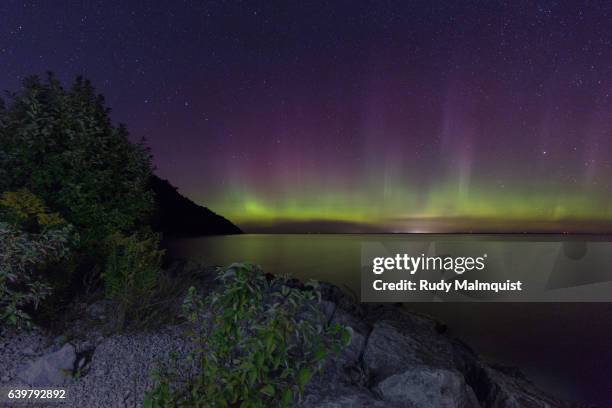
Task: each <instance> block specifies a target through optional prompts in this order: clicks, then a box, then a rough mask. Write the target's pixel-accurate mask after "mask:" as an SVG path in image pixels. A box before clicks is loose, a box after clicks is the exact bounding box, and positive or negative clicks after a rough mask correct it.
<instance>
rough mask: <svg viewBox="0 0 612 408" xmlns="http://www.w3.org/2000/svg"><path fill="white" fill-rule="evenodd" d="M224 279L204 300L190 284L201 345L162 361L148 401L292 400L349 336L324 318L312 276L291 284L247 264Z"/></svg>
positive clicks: (254, 403) (253, 403) (256, 403)
mask: <svg viewBox="0 0 612 408" xmlns="http://www.w3.org/2000/svg"><path fill="white" fill-rule="evenodd" d="M219 279H220V280H221V281H222V282H223V289H222V290H221V291H220V292H214V293H213V294H211V295H210V296H209V297H208V298H207V299H206V300H202V298H201V297H200V296H198V295H197V294H196V291H195V289H194V288H193V287H192V288H191V289H190V290H189V293H188V295H187V298H186V299H185V302H184V305H183V310H184V313H185V316H186V317H187V319H188V321H189V322H190V324H191V327H192V330H191V333H190V334H191V339H192V340H193V342H194V344H195V349H194V350H193V351H191V352H190V353H189V355H188V356H186V358H182V359H178V358H174V359H171V361H170V363H168V364H165V365H162V367H161V368H160V369H159V372H158V373H157V375H156V378H157V382H156V386H155V388H153V389H152V390H150V391H149V392H148V393H147V395H146V397H145V401H144V406H145V407H237V406H240V407H269V406H288V405H289V404H291V403H292V402H293V401H294V400H295V399H296V398H299V396H300V395H301V394H302V392H303V390H304V386H305V385H306V384H307V383H308V382H309V381H310V379H311V378H312V376H313V375H314V374H315V373H316V372H317V371H318V370H319V369H320V368H321V367H322V365H323V363H324V360H325V358H326V357H327V356H328V354H329V352H330V351H336V352H337V351H339V350H340V348H341V346H342V344H343V343H346V342H348V340H349V338H350V335H349V333H348V331H347V330H345V329H343V328H341V327H340V326H339V325H327V324H326V321H325V318H324V316H323V314H322V312H321V310H320V307H319V306H318V302H317V299H318V298H319V292H318V290H317V288H316V284H314V283H313V284H310V285H309V286H307V287H306V288H305V289H297V288H293V287H290V286H289V285H288V284H287V281H286V280H284V279H282V278H276V277H274V278H272V277H270V276H266V275H264V274H263V273H262V272H261V271H260V270H259V269H257V268H256V267H253V266H250V265H245V264H233V265H231V266H230V267H229V268H227V269H226V270H225V271H223V272H222V273H221V274H220V275H219Z"/></svg>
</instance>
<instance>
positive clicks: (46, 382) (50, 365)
mask: <svg viewBox="0 0 612 408" xmlns="http://www.w3.org/2000/svg"><path fill="white" fill-rule="evenodd" d="M75 360H76V352H75V349H74V346H72V345H71V344H65V345H64V346H63V347H62V348H61V349H59V350H58V351H55V352H53V353H49V354H46V355H44V356H42V357H40V358H38V359H37V360H35V361H33V362H32V363H30V364H28V365H27V366H26V367H24V368H23V370H21V371H20V372H19V373H18V374H17V376H18V377H19V379H21V380H22V381H24V382H25V383H26V384H28V385H31V386H60V385H62V384H64V383H65V381H66V380H67V378H68V376H69V375H70V374H71V373H72V370H73V369H74V363H75Z"/></svg>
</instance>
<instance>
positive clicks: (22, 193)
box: [0, 188, 66, 230]
mask: <svg viewBox="0 0 612 408" xmlns="http://www.w3.org/2000/svg"><path fill="white" fill-rule="evenodd" d="M0 216H1V218H2V219H3V220H5V221H7V222H9V223H11V224H13V225H19V226H20V227H21V228H22V229H24V230H33V229H34V230H40V229H47V228H52V227H57V226H60V225H63V224H66V221H65V220H64V219H63V218H62V217H61V216H60V215H59V214H58V213H52V212H50V211H49V210H48V209H47V208H46V207H45V205H44V204H43V202H42V200H40V199H39V198H38V197H36V196H35V195H34V194H32V193H31V192H30V191H29V190H27V189H25V188H22V189H20V190H19V191H5V192H4V193H2V196H0Z"/></svg>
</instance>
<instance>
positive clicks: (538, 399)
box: [0, 284, 586, 408]
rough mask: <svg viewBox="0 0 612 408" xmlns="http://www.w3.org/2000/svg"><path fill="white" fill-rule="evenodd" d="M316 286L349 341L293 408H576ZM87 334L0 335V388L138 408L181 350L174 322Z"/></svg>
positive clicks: (97, 315)
mask: <svg viewBox="0 0 612 408" xmlns="http://www.w3.org/2000/svg"><path fill="white" fill-rule="evenodd" d="M321 289H322V298H323V300H322V304H321V305H322V308H323V311H324V313H325V315H326V317H327V319H328V321H329V322H337V323H341V324H343V325H345V326H348V327H350V328H351V329H352V332H353V336H352V339H351V343H350V345H349V346H348V347H347V348H346V349H344V350H343V352H342V353H341V354H340V355H339V356H336V357H332V358H330V359H329V360H328V362H327V364H326V366H325V368H324V369H323V372H322V373H320V375H318V376H316V377H315V378H314V379H313V380H312V381H311V382H310V384H309V385H308V386H307V389H306V390H305V395H304V397H303V399H302V401H301V402H300V404H299V405H301V406H304V407H325V408H340V407H398V408H399V407H407V408H429V407H436V408H438V407H439V408H454V407H456V408H532V407H533V408H556V407H559V408H564V407H586V405H580V404H572V403H568V402H564V401H560V400H558V399H556V398H554V397H552V396H549V395H546V394H545V393H544V392H542V391H541V390H539V389H538V388H537V387H536V386H535V385H534V384H532V383H531V382H530V381H529V380H528V379H527V378H525V377H524V376H523V375H522V374H521V373H520V372H519V371H518V370H516V369H512V368H508V367H503V366H499V365H494V364H490V363H488V362H486V361H484V360H483V359H482V358H481V357H480V356H479V355H478V354H477V353H476V352H474V351H473V350H472V349H470V347H468V346H467V345H465V344H464V343H462V342H461V341H459V340H458V339H455V338H453V337H452V336H449V335H448V334H447V330H446V327H445V326H444V325H443V324H442V323H440V322H438V321H436V320H434V319H431V318H429V317H427V316H422V315H417V314H413V313H407V312H406V311H405V310H404V309H403V308H402V307H400V306H398V305H368V304H359V303H356V302H354V301H353V300H352V299H351V298H350V297H349V296H348V295H346V294H345V293H344V292H343V291H341V290H340V289H339V288H337V287H335V286H332V285H329V284H322V285H321ZM107 313H112V305H110V304H107V303H97V304H94V305H90V306H89V307H87V308H86V309H84V312H83V316H84V319H90V320H94V321H95V320H98V321H99V320H103V319H104V318H105V314H107ZM80 323H81V322H75V323H74V324H75V325H78V324H80ZM88 327H94V329H88V330H87V331H86V332H85V333H86V334H81V335H80V336H75V337H72V338H70V339H68V338H67V337H64V336H59V337H58V336H55V337H53V336H50V335H49V334H47V333H45V332H43V331H42V330H40V329H35V330H33V331H32V332H30V333H21V334H15V333H8V332H6V333H4V334H2V336H1V337H0V367H3V370H2V374H1V376H0V388H5V387H8V386H11V387H16V388H19V387H24V386H29V385H33V386H38V387H42V386H47V387H49V386H63V387H67V389H68V398H67V400H66V401H65V402H62V403H61V406H64V407H133V406H140V404H141V402H142V399H143V396H144V391H145V390H146V389H147V388H148V387H149V386H150V381H151V380H150V373H151V371H152V370H153V369H154V368H155V365H156V362H157V361H158V359H159V358H162V357H163V356H164V355H166V354H167V353H168V352H171V351H177V350H178V351H180V350H185V349H186V347H188V345H187V344H186V341H185V339H184V337H183V336H182V332H183V327H181V326H180V325H178V326H168V327H164V328H163V329H160V330H156V331H155V332H152V333H150V332H149V333H130V334H113V335H110V336H105V335H104V334H103V333H102V332H101V331H98V330H95V325H94V326H88ZM81 333H83V331H81ZM22 406H23V405H22ZM36 406H41V404H40V403H38V404H36Z"/></svg>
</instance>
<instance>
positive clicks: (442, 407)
mask: <svg viewBox="0 0 612 408" xmlns="http://www.w3.org/2000/svg"><path fill="white" fill-rule="evenodd" d="M376 390H377V391H378V393H379V394H380V396H381V397H382V399H384V400H385V401H388V402H391V403H393V404H396V405H397V406H398V407H406V408H431V407H436V408H480V404H479V403H478V399H477V398H476V395H475V394H474V391H473V390H472V388H471V387H470V386H469V385H467V384H466V382H465V379H464V377H463V375H462V374H461V373H460V372H459V371H457V370H449V369H444V368H433V367H428V366H416V367H411V368H410V369H408V370H407V371H405V372H403V373H401V374H395V375H392V376H390V377H388V378H386V379H384V380H383V381H381V382H380V383H379V384H378V385H377V387H376Z"/></svg>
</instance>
